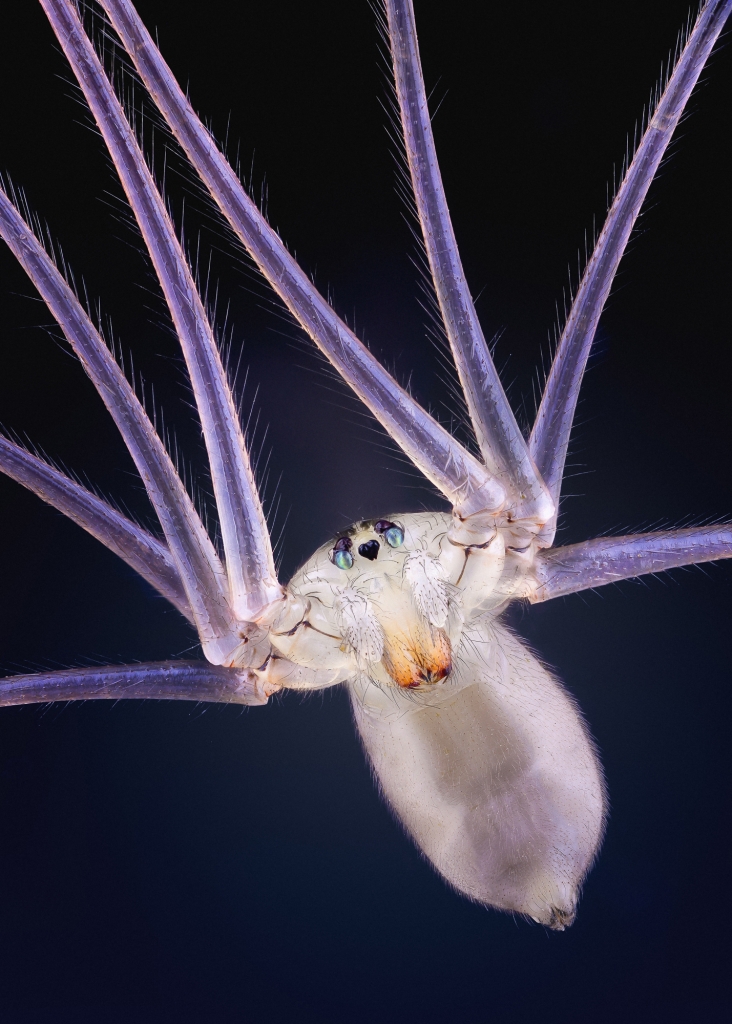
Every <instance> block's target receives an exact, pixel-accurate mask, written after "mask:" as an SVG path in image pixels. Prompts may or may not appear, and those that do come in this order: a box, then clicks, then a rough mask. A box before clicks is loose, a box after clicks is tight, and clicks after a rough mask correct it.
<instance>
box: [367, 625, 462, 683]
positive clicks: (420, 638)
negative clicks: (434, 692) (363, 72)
mask: <svg viewBox="0 0 732 1024" xmlns="http://www.w3.org/2000/svg"><path fill="white" fill-rule="evenodd" d="M382 664H383V666H384V668H385V669H386V671H387V672H388V673H389V675H390V677H391V678H392V679H393V681H394V682H395V683H396V685H397V686H401V687H402V688H404V689H410V690H415V689H417V688H418V687H420V686H429V685H433V684H435V683H439V682H441V681H442V680H443V679H446V678H447V676H449V674H450V672H451V671H452V645H451V644H450V638H449V637H448V635H447V633H446V632H445V631H444V629H434V628H432V629H431V628H429V627H424V628H420V629H416V630H412V631H410V633H409V635H407V634H405V633H402V632H397V631H393V632H392V631H386V630H385V643H384V656H383V658H382Z"/></svg>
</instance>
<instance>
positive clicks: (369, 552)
mask: <svg viewBox="0 0 732 1024" xmlns="http://www.w3.org/2000/svg"><path fill="white" fill-rule="evenodd" d="M358 553H359V555H362V556H363V557H364V558H368V560H369V561H370V562H373V561H374V559H375V558H378V557H379V542H378V540H367V541H366V543H365V544H359V546H358Z"/></svg>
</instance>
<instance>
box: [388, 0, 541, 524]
mask: <svg viewBox="0 0 732 1024" xmlns="http://www.w3.org/2000/svg"><path fill="white" fill-rule="evenodd" d="M385 7H386V15H387V22H388V29H389V39H390V43H391V52H392V58H393V65H394V80H395V85H396V95H397V99H398V101H399V110H400V113H401V121H402V127H403V129H404V143H405V149H406V154H407V161H408V164H409V171H410V174H411V178H412V187H413V189H414V197H415V199H416V203H417V212H418V214H419V220H420V224H421V226H422V234H423V236H424V241H425V247H426V249H427V258H428V260H429V264H430V270H431V271H432V278H433V280H434V283H435V290H436V292H437V298H438V301H439V303H440V309H441V310H442V316H443V319H444V321H445V327H446V330H447V337H448V339H449V341H450V347H451V349H452V352H453V357H454V359H455V365H456V366H457V370H458V374H459V376H460V382H461V384H462V386H463V391H464V392H465V397H466V399H467V403H468V409H469V411H470V418H471V420H472V421H473V426H474V428H475V433H476V436H477V438H478V443H479V445H480V450H481V452H482V453H483V458H484V459H485V463H486V465H487V466H488V468H489V469H490V470H491V471H492V472H493V473H495V474H496V476H497V477H498V479H499V480H500V481H501V483H502V484H503V485H504V487H505V489H506V492H507V495H508V497H509V500H510V501H511V502H512V503H515V505H514V509H513V515H514V517H515V518H517V519H526V518H533V519H535V520H537V521H538V522H540V523H542V524H543V523H545V522H546V521H547V519H551V517H552V515H553V514H554V508H553V506H552V502H551V500H550V498H549V495H548V493H547V490H546V488H545V487H544V484H543V482H542V479H541V477H540V475H539V474H538V472H537V470H536V467H535V466H534V464H533V462H532V459H531V456H530V455H529V449H528V445H527V444H526V441H525V440H524V437H523V435H522V433H521V431H520V430H519V427H518V424H517V423H516V418H515V417H514V415H513V412H512V410H511V406H510V405H509V403H508V399H507V397H506V393H505V391H504V390H503V387H502V385H501V381H500V379H499V377H498V374H497V372H496V368H495V366H494V365H493V360H492V359H491V355H490V352H489V351H488V346H487V344H486V342H485V338H484V336H483V331H482V329H481V326H480V321H479V320H478V314H477V313H476V311H475V305H474V304H473V299H472V297H471V295H470V291H469V290H468V284H467V281H466V280H465V273H464V271H463V266H462V262H461V260H460V253H459V252H458V247H457V241H456V240H455V233H454V231H453V227H452V221H451V220H450V211H449V210H448V206H447V200H446V198H445V190H444V188H443V185H442V176H441V174H440V168H439V165H438V163H437V153H436V151H435V141H434V137H433V135H432V124H431V121H430V114H429V108H428V106H427V95H426V92H425V87H424V80H423V77H422V67H421V64H420V59H419V48H418V45H417V29H416V25H415V21H414V7H413V5H412V0H385Z"/></svg>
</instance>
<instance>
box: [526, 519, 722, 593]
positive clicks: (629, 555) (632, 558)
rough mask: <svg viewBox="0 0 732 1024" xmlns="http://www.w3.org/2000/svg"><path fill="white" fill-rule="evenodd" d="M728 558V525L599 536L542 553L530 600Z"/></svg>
mask: <svg viewBox="0 0 732 1024" xmlns="http://www.w3.org/2000/svg"><path fill="white" fill-rule="evenodd" d="M719 558H732V524H722V525H720V526H700V527H692V528H689V529H683V530H659V531H658V532H656V533H635V534H630V535H629V536H627V537H598V538H597V539H596V540H588V541H585V542H584V543H582V544H569V545H567V547H563V548H553V549H551V550H550V551H541V552H539V554H538V555H537V558H536V563H535V571H536V579H537V588H536V590H535V592H534V593H533V594H532V595H531V597H530V600H531V601H532V602H539V601H549V600H551V599H552V598H553V597H561V596H562V595H564V594H574V593H576V592H577V591H580V590H590V589H591V588H593V587H602V586H604V585H605V584H606V583H617V582H618V581H619V580H628V579H632V578H633V577H635V576H643V575H644V574H645V573H651V572H664V571H665V570H667V569H674V568H676V567H678V566H682V565H698V564H699V563H700V562H714V561H716V560H717V559H719Z"/></svg>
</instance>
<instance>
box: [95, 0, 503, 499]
mask: <svg viewBox="0 0 732 1024" xmlns="http://www.w3.org/2000/svg"><path fill="white" fill-rule="evenodd" d="M100 2H101V6H102V7H103V8H104V10H105V11H106V13H107V15H108V17H109V20H110V21H111V23H112V25H113V27H114V30H115V31H116V32H117V34H118V35H119V37H120V38H121V40H122V43H123V45H124V47H125V49H126V50H127V52H128V53H129V55H130V58H131V59H132V61H133V62H134V64H135V67H136V68H137V71H138V73H139V75H140V77H141V79H142V81H143V82H144V84H145V87H146V88H147V89H148V91H149V92H150V95H151V96H152V98H153V99H154V101H155V103H156V104H157V106H158V107H159V108H160V111H161V112H162V114H163V116H164V117H165V119H166V121H167V122H168V124H169V125H170V128H171V131H172V132H173V134H174V135H175V137H176V138H177V140H178V142H179V143H180V145H181V146H182V147H183V150H184V151H185V153H186V155H187V156H188V159H189V160H190V161H191V163H192V164H193V166H194V167H195V169H196V171H197V172H198V174H199V175H200V176H201V179H202V180H203V182H204V183H205V185H206V187H207V188H208V190H209V192H210V193H211V195H212V197H213V199H214V200H215V201H216V203H217V204H218V206H219V208H220V209H221V212H222V213H223V215H224V216H225V217H226V219H227V220H228V221H229V223H230V224H231V227H232V228H233V230H234V231H235V232H236V234H237V235H238V236H239V238H240V239H241V240H242V243H243V244H244V246H245V247H246V249H247V251H248V252H249V253H250V255H251V256H252V259H253V260H254V261H255V263H256V264H257V266H258V267H259V269H260V270H261V272H262V274H263V275H264V277H265V278H266V279H267V281H268V282H269V284H270V285H271V286H272V288H273V289H274V291H275V292H276V293H277V294H278V295H279V296H280V298H281V299H282V301H283V302H284V303H285V305H286V306H287V308H288V309H289V310H290V312H291V313H292V315H293V316H294V317H295V318H296V319H297V320H298V321H299V323H300V324H301V325H302V327H303V329H304V330H305V331H307V333H308V334H309V335H310V337H311V338H312V339H313V341H314V342H315V343H316V345H318V347H319V348H320V349H321V350H322V351H323V353H324V354H325V355H326V356H327V357H328V359H329V360H330V361H331V362H332V363H333V365H334V366H335V367H336V369H337V370H338V372H339V373H340V374H341V376H342V377H343V379H344V380H345V381H346V383H347V384H348V385H349V386H350V387H351V388H353V390H354V391H355V392H356V394H357V395H358V397H359V398H360V399H361V401H363V402H364V404H365V405H366V406H367V407H368V408H369V409H370V410H371V412H372V413H373V415H374V416H375V417H376V419H377V420H378V421H379V422H380V423H381V424H382V426H383V427H384V429H385V430H387V431H388V432H389V434H391V436H392V437H393V438H394V440H395V441H396V442H397V444H398V445H399V446H400V447H401V448H402V449H403V451H404V452H405V453H406V454H407V455H408V457H409V458H410V459H411V460H412V462H413V463H414V464H415V465H416V466H417V467H418V468H419V469H420V470H421V471H422V472H423V473H424V474H425V476H426V477H427V478H428V479H429V480H431V481H432V482H433V484H434V485H435V486H436V487H437V488H439V490H440V491H442V493H443V494H444V495H445V496H446V497H447V498H448V500H449V501H451V502H452V504H454V505H457V506H460V507H461V508H462V511H463V512H464V513H466V514H470V513H472V512H477V511H479V510H481V509H486V508H487V509H495V510H497V509H500V508H501V507H502V506H503V503H504V499H505V491H504V489H503V487H502V486H501V484H500V483H499V481H498V480H496V479H495V477H493V476H492V474H491V473H489V472H488V470H487V469H486V468H485V467H484V466H482V465H481V464H480V462H478V460H477V459H474V458H473V457H472V456H471V455H470V454H469V453H468V452H467V451H466V450H465V449H464V448H463V447H462V446H461V445H460V444H458V442H457V441H456V440H455V439H454V438H453V437H451V436H450V434H449V433H448V432H447V431H446V430H445V429H444V428H443V427H441V426H440V425H439V424H438V423H437V422H436V421H435V420H434V419H432V417H431V416H430V415H429V414H428V413H427V412H425V410H424V409H422V408H421V406H419V405H418V404H417V403H416V402H415V401H414V399H413V398H412V397H411V396H410V395H409V394H408V393H407V392H406V391H405V390H404V389H403V388H401V387H400V386H399V385H398V384H397V383H396V381H395V380H394V379H393V378H392V377H391V376H390V375H389V374H388V373H387V372H386V370H385V369H384V367H383V366H381V364H380V363H379V362H378V360H376V359H374V357H373V356H372V355H371V353H370V352H369V351H368V349H367V348H366V347H365V346H364V345H363V344H362V343H361V342H360V341H359V340H358V338H357V337H356V336H355V335H354V333H353V331H351V330H350V329H349V328H348V327H347V326H346V324H345V323H344V322H343V321H342V320H341V319H340V318H339V317H338V316H337V314H336V313H335V312H334V310H333V309H332V308H331V307H330V306H329V305H328V303H327V302H326V301H325V299H324V298H323V296H322V295H320V293H319V292H318V291H317V289H316V288H315V287H314V286H313V284H312V282H311V281H310V279H309V277H308V276H307V274H305V273H304V272H303V270H302V269H301V268H300V267H299V266H298V264H297V262H296V261H295V260H294V259H293V257H292V256H291V255H290V253H289V252H288V251H287V249H286V247H285V246H284V244H283V242H282V240H281V239H280V237H279V235H278V234H277V233H276V232H275V231H273V230H272V228H271V227H270V226H269V224H268V223H267V221H266V220H265V219H264V217H263V216H262V214H261V213H260V212H259V210H258V209H257V207H256V205H255V204H254V203H253V202H252V200H251V199H250V198H249V196H248V195H247V193H246V192H245V190H244V189H243V187H242V185H241V182H240V181H239V179H238V178H237V176H236V174H235V173H234V171H233V170H232V168H231V167H230V166H229V164H228V163H227V161H226V159H225V157H224V156H223V155H222V153H221V152H220V151H219V149H218V148H217V146H216V143H215V141H214V139H213V138H212V137H211V134H210V133H209V132H208V131H207V130H206V128H204V126H203V125H202V124H201V122H200V120H199V119H198V117H197V116H196V114H195V112H194V110H193V108H192V107H191V105H190V103H189V102H188V100H187V99H186V97H185V96H184V95H183V92H182V91H181V89H180V87H179V86H178V83H177V82H176V80H175V78H174V77H173V74H172V72H171V70H170V68H169V67H168V66H167V65H166V63H165V62H164V60H163V58H162V57H161V55H160V53H159V52H158V50H157V48H156V46H155V44H154V43H153V41H152V39H151V38H150V34H149V33H148V31H147V29H146V28H145V26H144V25H143V23H142V21H141V19H140V18H139V16H138V14H137V12H136V11H135V8H134V7H133V5H132V4H131V3H129V2H128V0H100Z"/></svg>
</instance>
